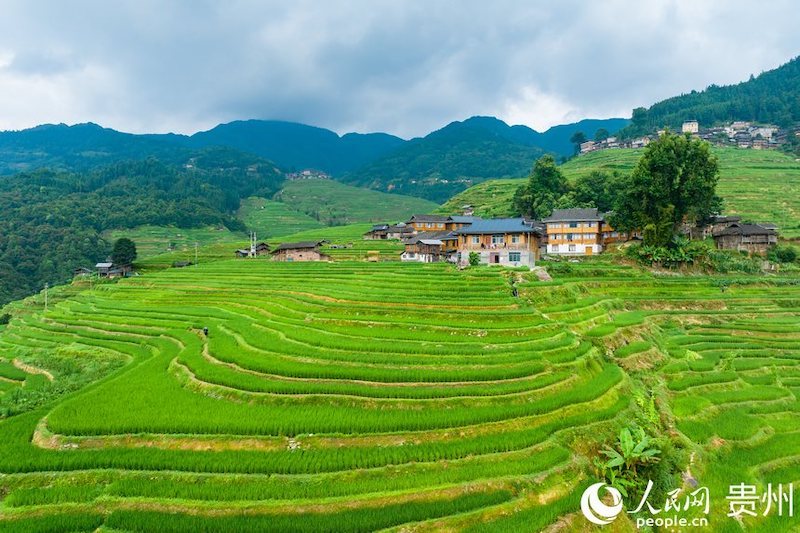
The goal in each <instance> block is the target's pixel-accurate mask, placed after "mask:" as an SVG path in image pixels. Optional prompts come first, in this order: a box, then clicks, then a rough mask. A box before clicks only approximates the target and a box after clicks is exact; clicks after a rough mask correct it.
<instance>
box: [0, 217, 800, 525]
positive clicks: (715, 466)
mask: <svg viewBox="0 0 800 533" xmlns="http://www.w3.org/2000/svg"><path fill="white" fill-rule="evenodd" d="M333 229H335V228H333ZM555 271H560V272H561V273H560V274H556V280H555V281H553V282H547V283H543V282H537V281H535V280H534V276H533V275H532V274H530V273H527V272H522V271H507V270H501V269H492V268H473V269H468V270H464V271H459V270H457V269H455V268H453V267H450V266H446V265H420V264H413V265H412V264H402V263H399V262H391V263H390V262H385V263H364V262H339V263H305V264H302V263H294V264H292V263H275V262H269V261H263V260H240V261H237V260H227V261H213V262H206V263H203V264H201V265H200V266H197V267H191V268H188V269H169V270H166V271H163V272H158V273H151V274H148V275H145V276H141V277H139V278H133V279H128V280H123V281H120V282H118V283H109V284H106V283H100V284H94V285H93V286H92V285H90V284H88V283H86V284H81V283H78V284H76V285H74V286H71V287H65V288H62V289H60V290H58V291H55V293H54V294H51V301H50V306H49V310H48V311H46V312H44V311H43V309H42V300H41V295H39V296H37V297H35V298H31V299H29V300H26V301H23V302H18V303H15V304H14V305H13V306H12V311H13V312H14V315H15V316H14V318H13V320H12V321H11V323H10V324H9V325H8V326H7V327H6V329H5V330H3V331H0V358H1V359H2V361H0V375H1V376H3V378H4V379H3V380H2V383H5V384H6V385H3V389H2V393H1V394H0V407H2V408H3V409H4V411H3V413H6V414H7V415H11V416H7V417H6V418H5V419H0V442H2V443H3V445H2V446H3V453H2V454H0V472H2V474H3V475H2V477H0V494H2V495H3V496H2V497H0V498H1V499H0V529H4V530H11V531H15V530H17V531H26V530H32V529H42V528H50V529H51V530H65V529H66V530H82V531H83V530H94V529H95V528H97V527H99V526H105V527H107V528H111V529H115V530H117V529H118V530H127V531H145V530H153V529H160V530H173V531H196V530H198V528H203V529H204V530H207V531H231V530H237V531H273V530H274V531H281V530H286V529H291V530H294V531H318V530H337V531H342V530H344V531H373V530H376V529H383V528H396V527H412V528H414V529H416V530H420V531H440V530H443V529H449V530H472V529H479V530H485V531H503V530H505V531H515V530H519V528H522V527H524V528H526V530H532V531H538V530H542V529H544V528H546V527H547V526H548V525H550V524H552V523H553V522H554V521H556V520H557V519H559V517H563V518H565V520H567V522H568V523H571V522H572V521H576V522H575V525H576V526H579V525H581V524H582V523H583V522H577V520H583V519H582V518H581V517H579V516H576V512H577V510H578V498H579V496H580V493H581V491H582V489H583V487H584V486H586V485H587V484H588V483H589V482H590V481H592V474H591V469H590V468H588V467H587V464H588V461H589V460H590V459H591V457H592V456H593V454H594V453H596V450H597V449H598V447H599V446H600V445H601V444H603V443H605V442H608V441H609V440H611V439H612V438H613V437H612V436H613V435H614V434H615V433H616V431H617V429H618V428H619V427H620V426H621V425H624V424H626V423H629V422H630V421H632V420H642V421H646V420H650V422H649V423H650V424H652V428H651V429H653V430H655V428H661V429H662V430H664V431H667V430H669V431H670V432H671V433H670V434H671V435H672V438H673V439H674V440H675V442H676V443H678V444H679V445H680V447H681V448H682V449H685V453H684V454H683V455H682V457H686V458H687V461H688V460H689V459H688V457H689V452H691V457H692V459H691V465H690V468H691V471H692V473H693V475H694V476H695V477H697V479H698V480H699V481H700V483H702V484H704V485H708V486H709V487H710V488H711V490H712V498H715V500H713V501H715V502H717V505H715V507H714V508H713V510H712V515H711V523H712V524H715V525H717V526H720V525H721V524H723V523H725V521H727V520H729V519H727V518H726V517H725V516H724V514H725V512H726V511H727V507H726V506H725V502H724V494H722V493H721V491H723V490H727V483H729V482H731V479H734V480H735V481H733V482H741V481H744V482H755V483H763V482H765V481H766V480H770V481H774V482H778V480H780V481H782V482H784V483H788V482H792V481H794V482H796V483H797V482H800V471H797V469H796V466H795V465H796V460H795V459H796V457H798V456H800V440H798V438H797V435H796V433H797V427H796V424H795V422H794V420H795V419H796V417H797V412H798V409H800V404H798V402H797V400H796V394H797V392H798V391H800V381H797V383H796V382H795V381H796V380H800V377H797V378H795V374H797V376H800V368H799V367H798V365H797V361H798V359H799V358H800V333H798V332H799V331H800V281H799V280H798V279H797V278H790V277H773V278H770V279H765V278H763V277H750V278H741V279H725V280H723V279H722V278H719V279H717V278H703V277H689V278H684V277H680V276H678V277H670V278H666V279H662V278H658V277H653V276H652V275H650V274H647V273H643V272H639V271H637V270H634V269H631V268H629V267H625V266H620V265H615V264H613V263H611V262H609V261H608V260H607V259H605V258H599V259H598V260H596V261H586V262H583V263H579V264H575V265H573V264H569V265H568V267H563V268H560V269H555V270H554V272H555ZM511 279H514V280H516V281H515V282H516V286H517V287H518V289H519V297H518V298H517V297H514V296H513V295H512V290H511V285H510V280H511ZM723 285H724V286H725V287H727V290H725V291H722V290H720V287H721V286H723ZM203 327H208V328H209V334H208V336H205V335H203V333H202V328H203ZM48 375H49V376H50V377H49V378H48V377H47V376H48ZM51 378H52V380H53V381H52V382H51V381H50V379H51ZM28 382H30V385H28ZM23 384H24V385H23ZM643 398H644V400H643ZM648 398H652V399H653V401H655V402H656V404H655V405H656V406H657V413H658V414H657V415H655V419H652V416H653V414H652V412H651V411H647V410H644V412H643V409H642V407H641V406H642V405H646V404H647V402H648V400H647V399H648ZM648 413H649V414H648ZM648 417H650V418H648ZM643 423H645V422H643ZM676 445H677V444H676ZM676 475H677V473H676ZM720 502H721V503H720ZM619 520H621V521H624V520H627V518H624V517H623V518H620V519H619ZM732 523H733V524H735V522H732ZM752 525H753V526H754V527H760V528H768V529H769V530H771V531H783V530H785V527H786V526H787V524H786V523H784V522H780V521H776V520H774V519H763V518H759V519H757V520H756V519H754V520H753V522H752ZM714 530H716V531H720V530H724V528H721V527H717V528H715V529H714ZM762 530H766V529H762Z"/></svg>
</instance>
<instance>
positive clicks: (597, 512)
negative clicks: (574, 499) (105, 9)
mask: <svg viewBox="0 0 800 533" xmlns="http://www.w3.org/2000/svg"><path fill="white" fill-rule="evenodd" d="M602 488H605V489H606V492H607V493H608V494H609V495H610V496H611V505H606V504H605V503H603V502H602V501H601V500H600V489H602ZM581 512H583V516H585V517H586V519H587V520H588V521H589V522H591V523H593V524H597V525H598V526H604V525H606V524H610V523H611V522H613V521H614V519H615V518H616V517H617V515H619V513H621V512H622V494H620V493H619V491H618V490H617V489H615V488H614V487H609V486H608V485H606V484H605V483H595V484H594V485H591V486H589V488H587V489H586V490H585V491H583V496H581Z"/></svg>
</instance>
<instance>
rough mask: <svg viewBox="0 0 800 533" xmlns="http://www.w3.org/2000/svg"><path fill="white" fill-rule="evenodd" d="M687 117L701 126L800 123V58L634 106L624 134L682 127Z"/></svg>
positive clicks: (787, 124) (630, 134) (623, 131)
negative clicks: (734, 80)
mask: <svg viewBox="0 0 800 533" xmlns="http://www.w3.org/2000/svg"><path fill="white" fill-rule="evenodd" d="M685 120H698V121H699V122H700V124H701V125H702V126H711V125H715V124H719V123H724V122H731V121H734V120H745V121H755V122H762V123H771V124H778V125H779V126H784V127H786V126H789V125H791V124H794V123H796V122H800V57H797V58H795V59H793V60H791V61H789V62H788V63H786V64H785V65H782V66H781V67H779V68H777V69H774V70H770V71H767V72H764V73H762V74H761V75H759V76H757V77H754V76H751V77H750V79H749V80H748V81H745V82H742V83H738V84H736V85H726V86H717V85H711V86H710V87H708V88H707V89H706V90H704V91H699V92H698V91H692V92H691V93H689V94H682V95H680V96H675V97H673V98H669V99H667V100H664V101H662V102H658V103H657V104H655V105H653V106H652V107H650V108H649V109H644V108H638V109H634V110H633V118H632V123H631V125H630V126H628V127H627V128H625V129H624V130H622V132H621V135H625V136H633V135H641V134H645V133H651V132H653V131H655V130H656V129H658V128H661V127H664V126H669V127H671V128H679V127H680V125H681V124H682V123H683V121H685Z"/></svg>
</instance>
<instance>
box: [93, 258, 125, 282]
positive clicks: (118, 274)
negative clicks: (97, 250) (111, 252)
mask: <svg viewBox="0 0 800 533" xmlns="http://www.w3.org/2000/svg"><path fill="white" fill-rule="evenodd" d="M94 268H95V270H96V271H97V275H98V276H100V277H101V278H109V279H112V278H127V277H128V276H130V275H131V273H132V272H133V267H132V266H131V265H115V264H114V263H111V262H110V261H106V262H103V263H97V264H96V265H95V266H94Z"/></svg>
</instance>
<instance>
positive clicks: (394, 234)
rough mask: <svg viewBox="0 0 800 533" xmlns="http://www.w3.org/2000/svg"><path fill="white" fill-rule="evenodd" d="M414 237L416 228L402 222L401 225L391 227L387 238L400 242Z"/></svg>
mask: <svg viewBox="0 0 800 533" xmlns="http://www.w3.org/2000/svg"><path fill="white" fill-rule="evenodd" d="M412 235H414V228H412V227H411V226H409V225H407V224H406V223H405V222H401V223H399V224H393V225H391V226H389V230H388V232H387V233H386V238H388V239H397V240H400V239H405V238H407V237H411V236H412Z"/></svg>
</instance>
